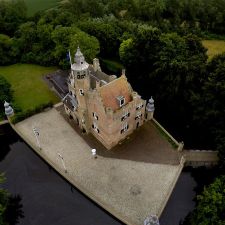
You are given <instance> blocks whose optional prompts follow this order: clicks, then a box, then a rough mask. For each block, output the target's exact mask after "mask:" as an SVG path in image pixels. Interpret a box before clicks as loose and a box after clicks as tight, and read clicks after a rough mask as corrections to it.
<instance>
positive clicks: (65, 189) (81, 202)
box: [0, 128, 122, 225]
mask: <svg viewBox="0 0 225 225" xmlns="http://www.w3.org/2000/svg"><path fill="white" fill-rule="evenodd" d="M5 131H6V133H7V134H6V135H1V133H2V132H1V131H0V154H1V155H0V159H1V161H0V172H4V173H5V176H6V178H7V181H6V182H5V184H4V185H3V187H4V188H6V189H8V190H9V192H10V193H12V194H13V204H14V206H16V207H18V209H17V211H20V212H19V214H20V215H23V216H24V218H19V224H20V225H89V224H90V225H106V224H107V225H118V224H122V223H121V222H119V221H118V220H117V219H115V218H114V217H112V216H111V215H110V214H108V213H107V212H106V211H104V210H103V209H101V208H100V207H98V206H97V205H96V204H94V203H93V202H92V201H91V200H89V199H88V198H86V197H85V196H84V195H83V194H82V193H80V192H79V191H78V190H76V189H75V188H73V187H72V186H71V185H70V184H69V183H68V182H66V181H65V180H64V179H63V178H62V177H61V176H60V175H59V174H57V173H56V172H55V171H54V170H53V169H51V167H49V166H48V165H47V164H46V163H45V162H44V161H43V160H42V159H41V158H39V156H37V155H36V154H35V153H34V152H33V151H32V150H31V149H30V148H29V147H28V146H27V145H26V144H25V143H24V142H23V141H22V140H21V139H19V138H18V136H17V135H16V134H15V133H14V132H12V131H11V130H10V129H9V128H5ZM17 214H18V212H17ZM17 214H16V215H17ZM16 215H13V214H11V215H10V218H11V219H15V218H12V217H14V216H16Z"/></svg>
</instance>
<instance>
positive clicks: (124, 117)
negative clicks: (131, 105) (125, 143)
mask: <svg viewBox="0 0 225 225" xmlns="http://www.w3.org/2000/svg"><path fill="white" fill-rule="evenodd" d="M129 116H130V113H129V112H128V111H125V112H124V113H123V115H122V117H121V121H124V120H125V119H126V118H128V117H129Z"/></svg>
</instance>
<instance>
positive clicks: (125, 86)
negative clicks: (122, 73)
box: [99, 77, 132, 111]
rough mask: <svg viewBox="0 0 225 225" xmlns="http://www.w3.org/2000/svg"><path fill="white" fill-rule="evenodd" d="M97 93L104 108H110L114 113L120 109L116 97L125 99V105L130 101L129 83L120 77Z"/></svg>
mask: <svg viewBox="0 0 225 225" xmlns="http://www.w3.org/2000/svg"><path fill="white" fill-rule="evenodd" d="M99 91H100V95H101V97H102V100H103V104H104V106H105V107H110V108H111V109H112V110H113V111H116V110H117V109H119V108H120V104H119V101H118V99H117V97H119V96H123V97H124V98H125V104H127V103H128V102H130V101H131V100H132V97H131V90H130V88H129V83H128V82H127V80H126V78H124V77H120V78H118V79H116V80H113V81H111V82H110V83H108V84H106V85H104V86H102V87H100V88H99Z"/></svg>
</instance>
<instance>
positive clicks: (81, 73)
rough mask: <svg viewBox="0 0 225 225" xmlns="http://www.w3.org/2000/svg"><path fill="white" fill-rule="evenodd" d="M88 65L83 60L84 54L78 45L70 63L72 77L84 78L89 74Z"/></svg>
mask: <svg viewBox="0 0 225 225" xmlns="http://www.w3.org/2000/svg"><path fill="white" fill-rule="evenodd" d="M88 67H89V64H88V63H87V62H86V61H85V58H84V55H83V54H82V52H81V51H80V48H79V47H78V48H77V52H76V53H75V56H74V63H73V64H72V65H71V73H72V75H73V78H74V79H78V80H80V79H84V78H85V77H86V76H88V75H89V72H88Z"/></svg>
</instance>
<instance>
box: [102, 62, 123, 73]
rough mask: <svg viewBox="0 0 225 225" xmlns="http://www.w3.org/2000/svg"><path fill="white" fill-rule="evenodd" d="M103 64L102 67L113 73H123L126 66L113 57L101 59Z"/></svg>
mask: <svg viewBox="0 0 225 225" xmlns="http://www.w3.org/2000/svg"><path fill="white" fill-rule="evenodd" d="M101 65H102V67H103V68H102V69H103V70H105V69H106V70H107V71H106V72H111V73H116V74H117V73H119V74H121V71H122V69H123V68H124V66H123V65H122V64H121V63H120V62H118V61H115V60H111V59H101Z"/></svg>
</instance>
